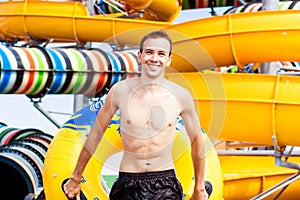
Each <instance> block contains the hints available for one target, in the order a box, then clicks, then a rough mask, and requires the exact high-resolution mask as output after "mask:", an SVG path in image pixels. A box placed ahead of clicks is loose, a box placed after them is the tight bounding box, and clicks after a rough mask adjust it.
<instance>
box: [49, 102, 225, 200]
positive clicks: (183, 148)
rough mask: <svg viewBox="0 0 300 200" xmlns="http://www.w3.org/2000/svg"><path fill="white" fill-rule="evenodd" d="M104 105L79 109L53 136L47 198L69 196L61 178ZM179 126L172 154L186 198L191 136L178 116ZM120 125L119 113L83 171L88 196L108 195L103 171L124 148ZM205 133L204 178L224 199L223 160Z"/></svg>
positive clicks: (190, 187)
mask: <svg viewBox="0 0 300 200" xmlns="http://www.w3.org/2000/svg"><path fill="white" fill-rule="evenodd" d="M101 105H102V100H100V101H98V102H96V103H94V104H92V105H90V106H87V107H86V108H84V109H82V110H81V111H79V112H78V113H76V114H75V115H74V116H73V117H72V118H71V119H70V120H69V121H68V122H66V123H65V124H64V125H63V127H62V128H61V129H60V130H59V131H58V133H57V134H56V136H55V137H54V139H53V140H52V142H51V144H50V146H49V148H48V151H47V154H46V157H45V165H44V172H43V183H44V191H45V195H46V199H47V200H51V199H66V197H65V195H64V193H63V191H62V189H61V185H62V182H63V181H64V180H65V179H67V178H68V177H70V175H71V173H72V171H73V169H74V167H75V164H76V161H77V158H78V155H79V153H80V150H81V148H82V145H83V143H84V141H85V139H86V135H87V133H88V131H89V130H90V128H91V125H92V124H93V120H94V119H95V117H96V114H97V112H98V110H99V108H100V107H101ZM177 126H178V128H177V129H178V130H177V132H176V137H175V143H174V148H173V157H174V163H175V168H176V173H177V176H178V178H179V180H180V182H181V183H182V187H183V191H184V196H185V199H189V198H190V197H191V195H192V192H193V187H194V178H193V177H194V175H193V165H192V161H191V157H190V148H189V139H188V137H187V136H186V134H185V132H184V127H183V124H182V120H181V119H179V120H178V124H177ZM118 129H119V115H118V114H116V115H115V116H114V118H113V120H111V124H110V125H109V127H108V129H107V131H106V132H105V135H104V137H103V139H102V141H101V142H100V144H99V146H98V148H97V150H96V152H95V154H94V156H93V157H92V158H91V160H90V162H89V163H88V165H87V167H86V169H85V171H84V174H83V177H82V192H83V194H84V195H85V197H86V198H87V199H91V200H95V199H108V192H109V191H107V189H105V187H104V186H103V185H102V183H101V172H102V168H103V165H104V164H105V163H106V161H107V159H108V158H109V157H110V156H112V155H114V154H116V153H118V152H120V151H122V143H121V139H120V135H119V133H118ZM203 134H204V137H205V149H206V172H205V180H206V181H208V182H210V183H211V185H212V189H213V192H212V194H211V197H210V199H221V198H222V191H223V182H222V172H221V167H220V163H219V160H218V156H217V153H216V151H215V149H214V147H213V145H212V143H211V142H210V140H209V139H208V137H207V135H206V134H205V133H204V132H203ZM114 168H118V166H114Z"/></svg>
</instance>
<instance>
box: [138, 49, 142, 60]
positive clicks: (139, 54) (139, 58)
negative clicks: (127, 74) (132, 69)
mask: <svg viewBox="0 0 300 200" xmlns="http://www.w3.org/2000/svg"><path fill="white" fill-rule="evenodd" d="M141 55H142V53H141V52H140V51H138V52H137V60H138V63H141Z"/></svg>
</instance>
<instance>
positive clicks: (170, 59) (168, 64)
mask: <svg viewBox="0 0 300 200" xmlns="http://www.w3.org/2000/svg"><path fill="white" fill-rule="evenodd" d="M171 62H172V55H170V56H169V60H168V62H167V67H169V66H170V64H171Z"/></svg>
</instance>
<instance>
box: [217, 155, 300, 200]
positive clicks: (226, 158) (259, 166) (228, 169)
mask: <svg viewBox="0 0 300 200" xmlns="http://www.w3.org/2000/svg"><path fill="white" fill-rule="evenodd" d="M252 152H253V153H255V150H253V151H252ZM258 152H259V151H258ZM218 157H219V160H220V163H221V168H222V173H223V183H224V189H223V199H224V200H227V199H235V200H244V199H251V198H253V197H254V196H256V195H258V194H260V193H261V192H263V191H265V190H267V189H269V188H271V187H272V186H274V185H275V184H278V183H279V182H280V181H282V180H285V179H287V178H290V177H291V176H292V175H294V174H296V173H298V170H294V169H288V168H284V167H279V166H276V165H274V157H272V156H253V155H248V156H238V155H235V156H234V155H222V154H221V155H220V154H219V155H218ZM288 160H289V162H293V163H300V157H299V156H298V157H289V159H288ZM299 187H300V180H297V181H295V182H293V183H291V184H290V185H288V187H287V188H285V190H284V191H283V192H282V193H281V194H280V195H279V193H280V192H281V190H278V191H277V192H275V193H274V194H272V195H270V196H269V197H267V198H263V199H270V200H271V199H282V200H294V199H298V197H299ZM277 195H278V196H277ZM276 196H277V197H276Z"/></svg>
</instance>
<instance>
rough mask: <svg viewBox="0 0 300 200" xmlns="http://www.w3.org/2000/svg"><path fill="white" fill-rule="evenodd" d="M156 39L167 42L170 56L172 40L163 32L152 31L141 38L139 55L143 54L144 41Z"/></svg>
mask: <svg viewBox="0 0 300 200" xmlns="http://www.w3.org/2000/svg"><path fill="white" fill-rule="evenodd" d="M156 38H164V39H166V40H168V42H169V44H170V54H169V55H171V53H172V40H171V38H170V37H169V35H168V34H167V33H166V32H165V31H154V32H151V33H149V34H147V35H145V36H144V37H143V38H142V40H141V43H140V52H141V53H142V52H143V47H144V43H145V41H146V40H148V39H156Z"/></svg>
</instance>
